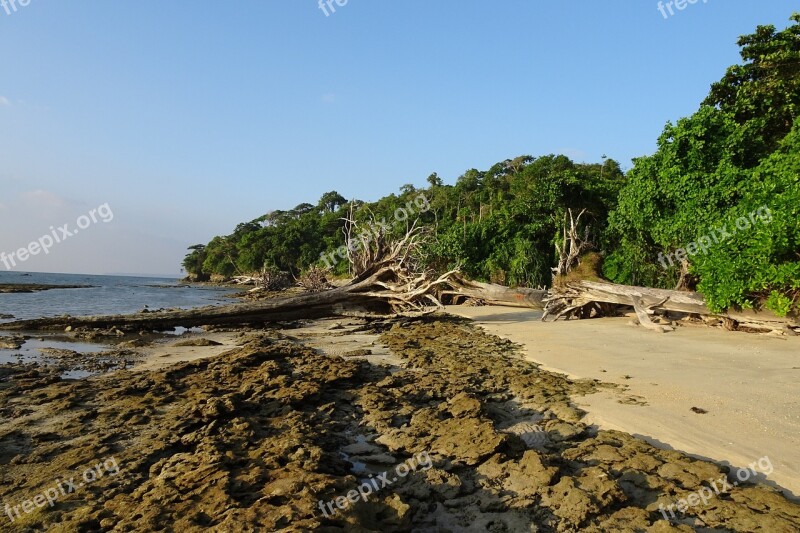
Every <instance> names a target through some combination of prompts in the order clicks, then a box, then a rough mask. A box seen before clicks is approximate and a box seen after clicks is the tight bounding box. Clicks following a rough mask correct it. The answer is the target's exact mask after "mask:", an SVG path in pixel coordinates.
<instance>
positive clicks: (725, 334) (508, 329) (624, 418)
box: [448, 306, 800, 497]
mask: <svg viewBox="0 0 800 533" xmlns="http://www.w3.org/2000/svg"><path fill="white" fill-rule="evenodd" d="M448 311H449V312H451V313H453V314H456V315H459V316H464V317H469V318H472V319H474V320H475V323H476V324H478V325H480V326H481V327H483V328H484V329H485V330H486V331H487V332H489V333H492V334H494V335H499V336H501V337H503V338H507V339H509V340H512V341H514V342H516V343H520V344H522V345H523V346H524V351H525V354H526V357H527V358H528V359H529V360H531V361H535V362H537V363H540V364H541V365H543V368H545V369H549V370H553V371H555V372H561V373H564V374H567V375H569V376H572V377H576V378H588V379H600V380H603V381H608V382H612V383H616V384H619V385H622V386H625V387H626V388H627V391H626V392H625V394H622V395H621V394H620V393H618V392H608V391H606V392H602V393H600V394H595V395H592V396H586V397H584V398H577V399H576V400H575V401H576V404H577V405H578V406H580V407H581V408H582V409H584V410H586V411H587V413H588V415H587V418H586V421H587V422H589V423H591V424H597V425H598V426H599V427H601V428H604V429H615V430H620V431H625V432H627V433H631V434H634V435H638V436H641V437H642V438H644V439H646V440H647V441H648V442H651V443H653V444H655V445H657V446H660V447H665V448H672V449H676V450H680V451H683V452H687V453H690V454H692V455H694V456H697V457H703V458H708V459H710V460H713V461H717V462H721V463H723V464H730V465H734V466H736V467H741V466H743V465H748V464H750V463H751V462H753V461H755V460H757V459H759V458H761V457H763V456H768V457H769V458H770V460H771V461H772V464H773V465H774V472H773V473H772V474H771V475H769V476H768V477H767V481H768V482H772V483H774V484H776V485H777V486H781V487H784V488H785V489H787V490H788V491H790V493H791V494H790V495H793V496H794V497H797V496H798V495H800V337H791V338H787V337H782V338H778V337H773V336H766V335H755V334H748V333H739V332H729V331H724V330H720V329H711V328H706V327H700V326H688V327H680V328H678V329H677V331H675V332H672V333H666V334H659V333H655V332H651V331H647V330H645V329H644V328H641V327H638V326H633V325H630V319H627V318H608V319H601V320H584V321H570V322H568V323H567V322H557V323H542V322H541V321H540V320H539V319H540V317H541V312H539V311H532V310H523V309H513V308H503V307H492V306H486V307H449V308H448ZM693 407H694V408H699V409H702V410H704V411H707V413H706V414H698V413H695V412H693V411H692V410H691V409H692V408H693Z"/></svg>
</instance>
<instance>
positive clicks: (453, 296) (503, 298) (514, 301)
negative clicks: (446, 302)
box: [441, 274, 547, 309]
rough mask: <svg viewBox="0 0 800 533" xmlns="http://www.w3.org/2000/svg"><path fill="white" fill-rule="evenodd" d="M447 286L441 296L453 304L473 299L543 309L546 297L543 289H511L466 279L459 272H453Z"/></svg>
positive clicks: (488, 302)
mask: <svg viewBox="0 0 800 533" xmlns="http://www.w3.org/2000/svg"><path fill="white" fill-rule="evenodd" d="M448 286H449V288H448V289H445V290H443V291H442V293H441V296H442V297H449V298H450V301H451V303H453V304H459V303H462V302H463V301H464V300H467V299H473V300H478V301H481V302H484V303H486V304H488V305H503V306H508V307H530V308H533V309H544V304H545V302H544V300H545V298H546V297H547V291H546V290H544V289H528V288H525V287H518V288H515V289H512V288H510V287H505V286H503V285H496V284H494V283H481V282H480V281H473V280H468V279H466V278H464V277H462V276H461V275H459V274H454V275H453V276H452V277H451V279H450V280H449V282H448Z"/></svg>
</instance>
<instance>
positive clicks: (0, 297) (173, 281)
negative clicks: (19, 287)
mask: <svg viewBox="0 0 800 533" xmlns="http://www.w3.org/2000/svg"><path fill="white" fill-rule="evenodd" d="M4 283H25V284H41V285H91V288H87V289H52V290H47V291H37V292H31V293H0V315H13V316H14V318H13V319H3V320H2V322H8V321H10V320H25V319H29V318H40V317H49V316H58V315H72V316H85V315H116V314H127V313H135V312H137V311H141V310H142V309H144V308H145V306H147V307H148V308H149V309H150V310H153V311H155V310H157V309H161V308H173V307H180V308H182V309H190V308H193V307H202V306H204V305H212V304H223V303H234V302H233V301H232V300H231V299H230V298H226V296H227V295H230V294H232V293H234V292H236V291H235V290H233V289H226V288H219V287H208V286H196V285H186V284H182V283H180V280H178V279H177V278H141V277H133V276H94V275H86V274H43V273H36V272H30V273H28V272H3V271H0V284H4Z"/></svg>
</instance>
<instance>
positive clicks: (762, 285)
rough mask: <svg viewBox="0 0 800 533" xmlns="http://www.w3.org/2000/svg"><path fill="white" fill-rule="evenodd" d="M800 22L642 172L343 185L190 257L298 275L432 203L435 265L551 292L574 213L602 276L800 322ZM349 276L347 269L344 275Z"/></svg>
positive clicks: (638, 163)
mask: <svg viewBox="0 0 800 533" xmlns="http://www.w3.org/2000/svg"><path fill="white" fill-rule="evenodd" d="M791 21H792V22H791V24H790V25H789V27H788V28H786V29H785V30H782V31H781V30H778V29H776V28H775V27H774V26H759V27H758V28H757V29H756V31H755V33H753V34H751V35H746V36H743V37H741V38H740V40H739V43H738V44H739V46H740V48H741V57H742V63H741V64H739V65H734V66H731V67H730V68H729V69H728V70H727V72H725V73H724V75H723V76H722V77H721V79H720V80H719V81H718V82H716V83H714V84H713V85H712V87H711V89H710V92H709V94H708V96H707V98H706V99H705V100H704V101H703V102H702V103H700V106H699V109H698V110H697V112H695V113H694V114H693V115H691V116H689V117H685V118H682V119H680V120H678V121H677V122H676V123H674V124H673V123H668V124H667V125H666V126H665V128H664V130H663V133H662V134H661V136H660V137H659V139H658V143H657V150H656V152H655V153H654V154H652V155H649V156H644V157H640V158H637V159H634V161H633V166H632V168H631V169H630V170H628V171H627V172H623V170H622V168H621V166H620V164H619V163H618V162H617V161H615V160H613V159H607V158H604V159H603V160H602V161H601V162H599V163H589V164H587V163H577V162H574V161H572V160H570V159H569V158H568V157H566V156H563V155H545V156H542V157H533V156H529V155H523V156H519V157H514V158H511V159H507V160H504V161H501V162H499V163H497V164H495V165H493V166H492V167H491V168H489V169H488V170H483V171H481V170H476V169H470V170H468V171H466V172H465V173H464V174H463V175H462V176H460V177H459V178H458V179H457V181H456V183H455V184H454V185H449V184H445V183H444V182H443V180H442V179H441V178H440V177H439V176H438V175H437V174H435V173H434V174H431V175H430V176H429V177H428V178H427V187H425V188H422V189H416V188H415V187H414V186H413V185H404V186H403V187H401V188H400V191H399V192H398V193H397V194H390V195H388V196H385V197H383V198H381V199H380V200H378V201H377V202H362V201H359V200H348V199H346V198H344V197H343V196H342V195H340V194H339V193H338V192H336V191H331V192H328V193H325V194H324V195H323V196H322V197H321V198H320V200H319V201H318V202H316V203H315V204H311V203H303V204H300V205H298V206H296V207H295V208H293V209H291V210H288V211H273V212H270V213H268V214H266V215H264V216H262V217H259V218H257V219H254V220H251V221H249V222H244V223H242V224H239V225H238V226H237V227H236V229H235V230H234V231H233V233H231V234H230V235H227V236H218V237H214V238H213V239H212V240H211V241H210V242H209V243H208V244H205V245H195V246H193V247H191V248H190V251H189V254H188V255H187V256H186V258H185V260H184V262H183V267H184V269H185V270H186V272H187V274H188V275H189V277H190V279H194V280H208V279H227V278H230V277H232V276H235V275H237V274H248V273H256V272H260V271H263V270H264V269H272V270H276V271H283V272H287V273H289V274H290V275H292V276H295V277H298V276H300V275H301V274H302V273H303V272H304V271H307V270H308V269H310V268H313V267H320V266H321V265H323V264H324V263H323V261H322V258H323V257H324V256H325V255H326V254H330V253H331V252H333V251H335V250H336V249H338V248H340V247H341V246H343V245H345V244H346V236H345V233H344V232H343V231H342V230H343V228H344V225H345V222H344V219H346V218H348V217H352V218H354V219H356V220H358V221H361V222H362V223H363V224H369V223H371V222H374V223H379V224H381V222H384V224H381V225H382V226H383V227H385V228H387V229H388V231H391V232H394V233H396V234H397V235H402V234H404V233H405V232H406V230H407V223H410V222H411V221H410V220H409V221H407V223H406V222H404V223H393V224H385V222H386V221H395V219H396V216H395V213H397V211H398V210H399V209H402V208H403V207H404V206H407V205H409V202H411V203H412V204H413V203H414V201H415V200H418V199H419V198H420V197H423V198H425V200H426V202H427V207H428V208H427V209H425V210H419V212H418V213H417V214H416V215H415V216H414V218H415V219H417V220H418V223H419V224H421V225H422V227H423V230H424V231H425V232H426V233H427V235H428V237H429V238H428V239H427V241H426V243H425V244H424V246H423V248H422V257H421V258H420V259H421V260H422V262H423V263H424V264H425V265H426V266H427V267H428V268H429V269H431V270H434V271H446V270H449V269H451V268H454V267H459V268H460V269H461V270H462V272H463V273H464V274H465V275H467V276H469V277H471V278H474V279H477V280H482V281H491V282H495V283H502V284H507V285H511V286H525V287H537V286H550V285H551V284H552V283H553V267H554V266H555V265H556V264H557V262H558V255H557V253H556V249H557V246H558V245H559V244H560V242H561V241H562V239H563V234H562V229H563V226H564V223H565V218H566V217H567V215H568V212H569V211H570V210H571V211H572V212H574V213H576V214H577V213H578V212H581V211H584V210H585V214H584V216H583V217H582V218H581V221H580V222H581V227H580V232H581V234H582V235H586V236H587V237H588V241H590V242H591V243H592V245H593V252H595V253H593V254H592V263H593V264H592V267H593V269H592V270H596V273H597V274H598V275H601V276H602V277H604V278H606V279H608V280H610V281H613V282H615V283H620V284H628V285H642V286H649V287H657V288H670V289H672V288H675V287H676V286H679V287H680V288H686V289H693V290H697V291H699V292H701V293H702V294H703V295H704V296H705V297H706V299H707V301H708V303H709V305H710V306H711V307H712V308H714V309H725V308H729V307H737V308H750V307H756V308H759V307H761V306H764V307H766V308H768V309H770V310H772V311H774V312H776V313H777V314H779V315H787V314H794V315H796V314H797V313H798V310H800V118H798V109H800V14H794V15H793V16H792V17H791ZM753 213H761V214H764V213H769V217H768V218H767V217H763V218H760V219H756V218H755V217H754V216H753ZM742 219H745V220H749V224H746V225H745V224H743V223H742V222H741V220H742ZM723 229H725V230H726V231H725V232H724V233H723V231H722V230H723ZM718 235H722V237H724V238H720V237H718ZM711 236H713V237H714V238H713V239H712V238H711ZM696 243H701V244H703V246H699V245H695V244H696ZM676 251H677V253H676ZM665 257H669V258H671V259H670V260H669V261H665V260H664V258H665ZM598 258H600V259H601V261H597V259H598ZM595 263H596V264H595ZM328 265H330V263H328ZM347 268H348V265H347V263H346V262H338V263H336V264H333V265H332V269H333V273H334V274H339V275H346V274H347Z"/></svg>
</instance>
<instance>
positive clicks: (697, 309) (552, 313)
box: [542, 281, 800, 335]
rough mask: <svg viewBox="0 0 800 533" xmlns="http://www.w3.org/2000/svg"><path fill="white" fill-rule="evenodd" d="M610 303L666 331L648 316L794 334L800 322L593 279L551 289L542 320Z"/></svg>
mask: <svg viewBox="0 0 800 533" xmlns="http://www.w3.org/2000/svg"><path fill="white" fill-rule="evenodd" d="M609 304H612V305H628V306H633V308H634V310H635V311H636V314H637V317H638V318H639V321H640V322H641V323H642V325H643V326H646V327H648V328H649V329H654V330H660V331H668V330H667V329H665V328H663V327H660V326H659V325H657V324H654V323H653V322H652V320H650V315H652V314H655V313H659V312H660V313H664V312H675V313H683V314H690V315H701V316H706V317H713V318H717V319H720V320H722V321H724V322H725V323H726V325H727V327H728V328H729V329H753V330H759V331H777V332H781V333H784V334H789V335H793V334H795V329H800V322H798V321H796V320H794V319H792V318H782V317H779V316H777V315H775V314H773V313H770V312H768V311H759V312H756V311H748V310H745V311H737V310H728V311H725V312H722V313H715V312H712V311H711V310H710V309H709V308H708V305H707V304H706V301H705V298H703V296H702V295H701V294H699V293H696V292H683V291H670V290H665V289H651V288H647V287H632V286H628V285H616V284H613V283H603V282H594V281H577V282H571V283H567V284H565V285H563V286H561V287H557V288H554V289H552V290H551V291H550V294H549V295H548V296H547V297H546V298H545V312H544V315H543V316H542V320H547V319H553V320H558V319H559V318H571V317H578V318H588V317H590V316H601V315H603V314H607V311H608V308H607V306H608V305H609ZM604 306H605V307H604Z"/></svg>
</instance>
